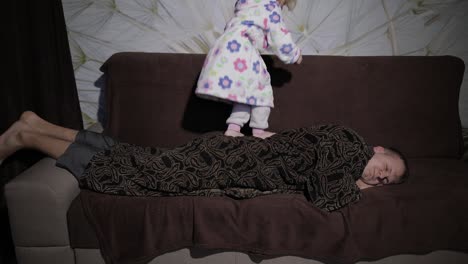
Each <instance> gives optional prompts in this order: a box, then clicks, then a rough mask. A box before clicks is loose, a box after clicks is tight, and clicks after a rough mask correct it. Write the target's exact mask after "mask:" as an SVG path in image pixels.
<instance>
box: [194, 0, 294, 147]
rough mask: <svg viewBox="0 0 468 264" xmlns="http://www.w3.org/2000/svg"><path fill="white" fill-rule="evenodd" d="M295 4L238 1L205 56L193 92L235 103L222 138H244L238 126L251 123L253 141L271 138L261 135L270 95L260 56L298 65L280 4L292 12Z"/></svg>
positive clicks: (291, 1)
mask: <svg viewBox="0 0 468 264" xmlns="http://www.w3.org/2000/svg"><path fill="white" fill-rule="evenodd" d="M295 4H296V0H237V2H236V5H235V16H234V18H232V19H231V20H230V21H229V22H228V23H227V25H226V28H225V31H224V33H223V35H222V36H221V37H220V38H219V39H217V40H216V42H215V44H214V46H213V47H212V48H211V50H210V52H209V53H208V55H207V57H206V59H205V63H204V66H203V69H202V71H201V74H200V78H199V80H198V85H197V89H196V90H195V93H196V94H197V95H198V96H200V97H203V98H209V99H213V100H223V101H227V102H232V103H233V109H232V113H231V116H230V117H229V118H228V119H227V121H226V123H227V124H228V128H227V130H226V132H225V133H224V134H225V135H226V136H233V137H238V136H243V134H242V133H241V132H240V130H241V127H242V126H243V125H244V124H245V123H247V122H248V121H249V120H250V127H251V128H252V134H253V136H255V137H259V138H267V137H269V136H271V135H273V134H274V133H273V132H269V131H265V129H266V128H267V127H268V117H269V115H270V110H271V108H272V107H273V91H272V87H271V83H270V75H269V73H268V71H267V68H266V65H265V62H264V61H263V60H262V58H261V56H260V52H262V51H272V52H273V53H274V54H276V55H277V56H278V57H279V58H280V59H281V60H282V61H283V62H284V63H287V64H290V63H297V64H300V63H301V61H302V55H301V50H300V49H299V48H298V47H297V46H296V44H295V43H294V42H293V40H292V38H291V34H290V33H289V31H288V30H287V29H286V27H285V25H284V21H283V18H282V15H281V9H282V7H283V6H284V5H286V6H287V7H288V9H290V10H291V9H293V8H294V6H295Z"/></svg>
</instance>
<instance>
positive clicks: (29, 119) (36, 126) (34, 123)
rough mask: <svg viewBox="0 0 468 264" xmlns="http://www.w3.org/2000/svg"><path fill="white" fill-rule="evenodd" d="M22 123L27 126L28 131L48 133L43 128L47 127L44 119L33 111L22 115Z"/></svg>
mask: <svg viewBox="0 0 468 264" xmlns="http://www.w3.org/2000/svg"><path fill="white" fill-rule="evenodd" d="M20 121H22V122H23V123H24V124H25V125H27V127H25V129H27V130H28V131H34V132H38V133H41V134H45V133H46V131H44V129H43V127H44V126H45V125H44V123H45V121H44V119H42V118H40V117H39V116H38V115H37V114H36V113H34V112H32V111H24V112H23V113H22V114H21V117H20Z"/></svg>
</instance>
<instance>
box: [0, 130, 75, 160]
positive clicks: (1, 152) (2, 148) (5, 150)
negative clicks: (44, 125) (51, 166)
mask: <svg viewBox="0 0 468 264" xmlns="http://www.w3.org/2000/svg"><path fill="white" fill-rule="evenodd" d="M70 144H71V142H69V141H66V140H62V139H58V138H55V137H50V136H46V135H43V134H40V133H37V132H34V131H32V130H29V128H27V127H25V124H24V123H22V122H20V121H17V122H15V123H14V124H13V125H12V126H11V127H10V128H9V129H8V130H7V131H6V132H5V133H4V134H3V135H1V136H0V160H4V159H5V158H7V157H8V156H10V155H11V154H13V153H15V152H16V151H18V150H20V149H35V150H38V151H40V152H42V153H44V154H46V155H48V156H50V157H52V158H54V159H57V158H58V157H60V156H61V155H62V154H63V153H64V152H65V150H66V149H67V148H68V146H70Z"/></svg>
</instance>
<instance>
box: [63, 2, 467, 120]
mask: <svg viewBox="0 0 468 264" xmlns="http://www.w3.org/2000/svg"><path fill="white" fill-rule="evenodd" d="M297 2H298V3H297V6H296V8H295V9H294V11H292V12H288V11H285V12H284V14H285V20H286V24H287V25H288V27H289V29H290V30H291V31H292V33H293V37H294V38H295V40H296V41H297V43H298V44H299V45H300V46H301V47H302V49H303V52H304V54H306V55H317V54H320V55H345V56H351V55H408V56H411V55H421V56H432V55H454V56H457V57H460V58H462V59H463V60H464V61H465V63H466V64H467V66H468V63H467V62H468V29H467V26H466V25H468V0H298V1H297ZM62 3H63V8H64V12H65V19H66V23H67V30H68V37H69V42H70V48H71V53H72V58H73V67H74V71H75V77H76V82H77V86H78V93H79V98H80V104H81V109H82V111H83V118H84V122H85V127H88V126H89V125H91V124H93V123H94V122H96V120H98V117H97V115H98V109H99V98H100V88H99V87H100V86H101V84H102V82H101V79H100V77H101V72H100V71H99V67H100V66H101V65H102V64H103V63H104V61H106V59H107V58H109V57H110V56H111V55H112V54H113V53H116V52H121V51H144V52H174V53H207V51H208V50H209V47H210V45H211V44H212V43H213V42H214V40H215V39H216V38H217V37H218V36H219V35H220V34H221V33H222V31H223V28H224V25H225V24H226V22H227V21H228V20H229V19H230V18H231V16H232V13H233V10H234V3H235V0H62ZM467 68H468V67H467ZM467 79H468V74H465V79H464V82H463V85H462V91H461V95H460V104H459V106H460V113H461V118H462V123H463V126H464V127H468V80H467ZM429 107H430V106H429Z"/></svg>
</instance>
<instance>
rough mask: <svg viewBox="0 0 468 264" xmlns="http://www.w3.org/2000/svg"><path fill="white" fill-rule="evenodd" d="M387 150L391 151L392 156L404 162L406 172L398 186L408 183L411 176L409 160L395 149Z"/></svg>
mask: <svg viewBox="0 0 468 264" xmlns="http://www.w3.org/2000/svg"><path fill="white" fill-rule="evenodd" d="M387 149H388V150H389V152H390V153H391V154H393V155H396V156H398V157H399V158H400V159H401V160H402V161H403V164H404V165H405V172H404V173H403V175H402V176H401V178H400V181H398V182H397V184H398V183H403V182H405V181H407V180H408V178H409V176H410V171H409V166H408V159H406V156H405V155H403V153H402V152H401V151H400V150H399V149H397V148H395V147H389V148H387Z"/></svg>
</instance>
